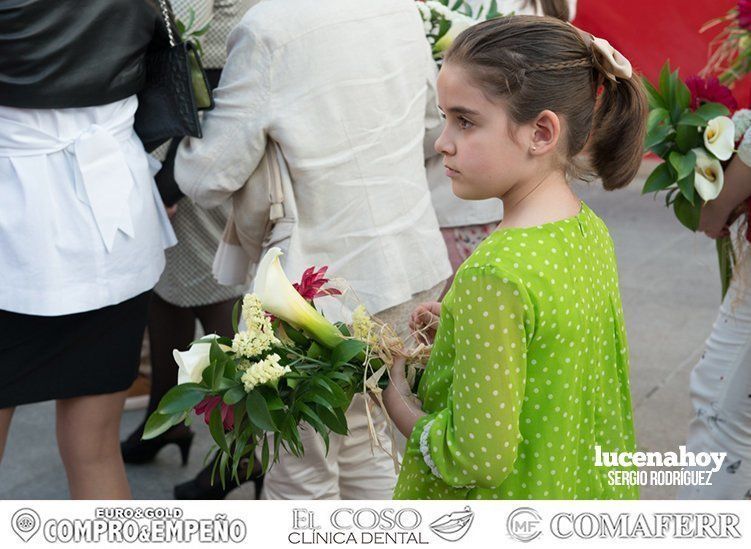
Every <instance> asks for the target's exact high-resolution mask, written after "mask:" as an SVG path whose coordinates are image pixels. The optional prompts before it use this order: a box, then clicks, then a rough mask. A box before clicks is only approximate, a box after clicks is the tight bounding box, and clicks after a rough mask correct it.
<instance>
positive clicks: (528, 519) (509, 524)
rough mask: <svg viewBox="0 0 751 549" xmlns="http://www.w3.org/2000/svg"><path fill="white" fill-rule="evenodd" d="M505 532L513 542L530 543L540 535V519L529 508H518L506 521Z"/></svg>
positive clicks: (538, 514)
mask: <svg viewBox="0 0 751 549" xmlns="http://www.w3.org/2000/svg"><path fill="white" fill-rule="evenodd" d="M506 531H507V532H508V533H509V535H510V536H511V537H512V538H514V539H515V540H518V541H523V542H528V541H532V540H533V539H537V537H538V536H539V535H540V534H541V533H542V517H540V513H538V512H537V511H535V510H534V509H532V508H531V507H520V508H519V509H517V510H515V511H514V512H512V513H511V514H510V515H509V516H508V519H506Z"/></svg>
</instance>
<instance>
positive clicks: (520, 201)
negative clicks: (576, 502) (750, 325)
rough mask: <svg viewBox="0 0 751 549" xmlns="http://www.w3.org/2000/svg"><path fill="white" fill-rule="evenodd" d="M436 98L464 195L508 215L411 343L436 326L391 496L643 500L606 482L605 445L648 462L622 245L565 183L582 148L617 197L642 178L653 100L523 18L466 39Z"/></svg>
mask: <svg viewBox="0 0 751 549" xmlns="http://www.w3.org/2000/svg"><path fill="white" fill-rule="evenodd" d="M600 88H602V93H601V95H600V96H599V97H598V90H599V89H600ZM438 96H439V104H440V108H441V110H442V112H443V113H444V114H445V117H446V119H447V124H446V127H445V129H444V131H443V133H442V134H441V136H440V138H439V139H438V140H437V142H436V145H435V146H436V149H437V150H438V151H439V152H440V153H441V154H443V157H444V164H445V166H446V172H447V174H448V175H449V177H450V178H451V180H452V186H453V191H454V193H456V195H457V196H459V197H461V198H464V199H473V200H479V199H485V198H490V197H498V198H501V199H502V200H503V204H504V209H505V215H504V219H503V222H502V223H501V224H500V226H499V227H498V229H497V230H496V231H495V232H494V233H492V234H491V235H490V236H489V237H488V238H487V239H486V240H485V241H484V242H483V243H482V244H481V245H480V246H479V247H478V248H477V250H475V252H474V253H473V254H472V255H471V256H470V257H469V258H468V259H467V260H466V261H465V262H464V263H463V264H462V266H461V267H460V269H459V270H458V272H457V275H456V279H455V281H454V283H453V285H452V287H451V289H450V290H449V292H448V294H447V295H446V298H445V299H444V301H443V303H442V304H438V303H433V304H425V305H423V306H421V307H420V308H418V309H417V310H416V311H415V313H414V314H413V317H412V320H413V322H412V324H413V326H412V327H413V329H422V328H428V329H429V328H430V325H431V322H433V321H434V320H438V319H437V318H435V316H439V317H440V323H439V324H438V329H437V333H435V341H434V346H433V350H432V354H431V357H430V361H429V363H428V365H427V369H426V371H425V373H424V375H423V377H422V380H421V382H420V385H419V389H418V395H417V396H418V398H419V400H420V401H421V407H420V406H418V405H416V404H415V403H414V402H413V400H414V399H412V398H409V397H411V394H410V391H409V388H408V385H407V383H406V381H405V380H404V375H403V374H404V368H403V363H397V364H396V365H395V368H394V369H393V370H392V381H391V383H390V385H389V387H388V388H387V389H386V391H385V392H384V401H385V406H386V408H387V410H388V412H389V415H390V416H391V417H392V419H393V420H394V422H395V424H396V425H397V427H398V428H399V430H400V431H401V432H402V433H403V434H404V435H405V436H406V437H408V443H407V448H406V453H405V456H404V459H403V463H402V470H401V473H400V476H399V481H398V484H397V486H396V490H395V493H394V497H395V498H397V499H422V498H445V499H467V498H473V499H474V498H478V499H479V498H509V499H527V498H530V499H532V498H535V499H538V498H540V499H542V498H559V499H568V498H636V497H638V490H637V488H636V487H629V486H611V485H610V484H609V482H608V481H609V479H608V475H607V473H608V468H606V467H597V466H596V465H595V457H596V449H595V447H596V446H599V447H600V451H601V452H629V451H634V450H635V441H634V428H633V420H632V413H631V396H630V391H629V380H628V374H629V365H628V345H627V342H626V332H625V329H624V322H623V313H622V308H621V298H620V294H619V290H618V277H617V270H616V260H615V255H614V251H613V243H612V240H611V238H610V235H609V234H608V230H607V228H606V227H605V225H604V224H603V222H602V221H601V220H600V219H599V218H598V217H597V215H595V214H594V212H592V210H590V209H589V208H588V207H587V205H586V204H584V203H582V202H581V201H580V200H579V199H578V198H577V197H576V196H575V195H574V193H573V191H572V190H571V189H570V187H569V185H568V183H567V180H568V179H569V178H570V177H572V176H575V175H579V176H581V175H586V173H583V172H582V166H581V165H579V163H578V162H577V160H575V157H576V155H578V154H579V153H581V152H582V150H583V149H584V147H585V144H587V149H588V152H589V157H590V163H591V165H592V168H593V169H592V170H591V174H595V173H596V174H597V175H599V177H600V178H601V179H602V182H603V185H604V187H605V188H606V189H608V190H611V189H617V188H620V187H623V186H625V185H627V184H628V183H629V182H630V181H631V179H632V178H633V177H634V176H635V174H636V172H637V170H638V167H639V164H640V161H641V155H642V143H643V140H644V133H645V119H646V114H647V106H646V99H645V94H644V91H643V88H642V85H641V83H640V81H639V79H638V77H636V76H632V74H631V66H630V64H629V63H628V61H627V60H626V59H624V58H623V56H621V55H620V54H619V53H618V52H616V51H615V50H614V49H613V48H612V47H611V46H610V45H609V44H608V43H607V42H606V41H604V40H599V39H594V38H593V37H591V36H589V35H584V34H583V33H581V32H580V31H578V30H577V29H576V28H575V27H573V26H571V25H570V24H567V23H563V22H561V21H558V20H555V19H553V18H548V17H533V16H516V17H507V18H502V19H497V20H492V21H487V22H485V23H481V24H478V25H476V26H474V27H472V28H470V29H468V30H467V31H465V32H464V33H462V34H461V35H460V36H459V37H458V38H457V40H456V42H455V43H454V45H453V47H452V48H451V50H450V52H449V53H448V55H447V56H446V60H445V63H444V65H443V68H442V69H441V73H440V76H439V79H438Z"/></svg>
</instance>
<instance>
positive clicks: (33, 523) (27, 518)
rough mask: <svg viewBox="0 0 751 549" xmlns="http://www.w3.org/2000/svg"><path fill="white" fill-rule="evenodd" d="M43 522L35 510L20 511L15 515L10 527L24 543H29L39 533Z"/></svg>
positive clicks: (25, 509)
mask: <svg viewBox="0 0 751 549" xmlns="http://www.w3.org/2000/svg"><path fill="white" fill-rule="evenodd" d="M40 523H41V521H40V520H39V515H37V513H36V511H34V510H33V509H28V508H24V509H19V510H18V511H16V512H15V514H14V515H13V518H12V519H11V522H10V525H11V527H12V528H13V531H14V532H15V533H16V535H18V537H19V538H21V539H22V540H23V541H24V542H27V541H29V540H30V539H31V538H33V537H34V534H36V533H37V532H38V531H39V526H40Z"/></svg>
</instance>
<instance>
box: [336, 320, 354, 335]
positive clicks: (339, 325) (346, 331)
mask: <svg viewBox="0 0 751 549" xmlns="http://www.w3.org/2000/svg"><path fill="white" fill-rule="evenodd" d="M335 326H336V327H337V328H339V331H340V332H341V333H342V335H343V336H344V337H352V333H351V332H350V331H349V326H347V325H346V324H345V323H344V322H337V323H336V324H335Z"/></svg>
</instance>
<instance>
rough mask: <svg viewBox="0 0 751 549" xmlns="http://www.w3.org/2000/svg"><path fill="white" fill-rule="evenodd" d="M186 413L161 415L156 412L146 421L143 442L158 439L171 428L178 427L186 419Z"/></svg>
mask: <svg viewBox="0 0 751 549" xmlns="http://www.w3.org/2000/svg"><path fill="white" fill-rule="evenodd" d="M186 415H187V413H186V412H180V413H175V414H160V413H158V412H154V413H153V414H151V415H150V416H149V419H147V420H146V425H145V426H144V429H143V437H142V438H143V440H149V439H152V438H154V437H158V436H159V435H161V434H162V433H164V432H166V431H167V430H168V429H169V428H170V427H172V426H174V425H177V424H178V423H180V422H181V421H183V420H184V419H185V417H186Z"/></svg>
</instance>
